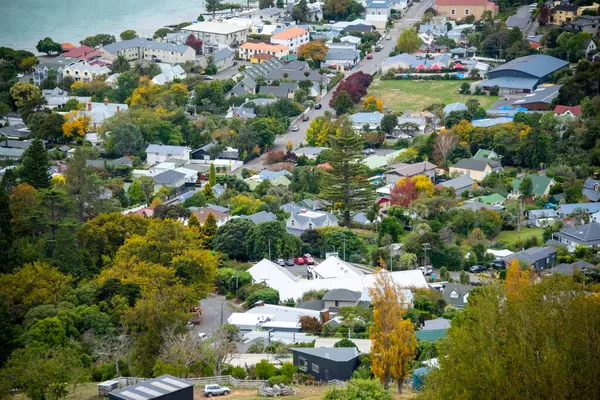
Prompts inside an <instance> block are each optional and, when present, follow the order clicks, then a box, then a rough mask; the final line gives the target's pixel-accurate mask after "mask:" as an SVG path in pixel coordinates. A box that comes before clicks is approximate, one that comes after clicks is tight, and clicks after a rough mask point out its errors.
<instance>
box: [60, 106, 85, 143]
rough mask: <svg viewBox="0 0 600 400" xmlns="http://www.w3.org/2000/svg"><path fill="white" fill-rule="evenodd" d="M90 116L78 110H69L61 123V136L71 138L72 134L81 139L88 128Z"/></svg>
mask: <svg viewBox="0 0 600 400" xmlns="http://www.w3.org/2000/svg"><path fill="white" fill-rule="evenodd" d="M91 120H92V119H91V117H89V116H88V115H84V114H82V113H80V112H79V111H69V112H68V113H66V114H65V122H64V123H63V125H62V131H63V136H64V137H66V138H68V139H71V138H73V137H74V136H75V137H76V138H78V139H81V138H83V137H84V136H85V134H86V133H87V131H88V130H89V129H90V122H91Z"/></svg>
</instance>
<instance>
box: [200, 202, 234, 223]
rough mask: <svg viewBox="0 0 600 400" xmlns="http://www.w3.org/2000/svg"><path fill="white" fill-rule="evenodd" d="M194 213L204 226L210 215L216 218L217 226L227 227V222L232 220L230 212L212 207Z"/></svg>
mask: <svg viewBox="0 0 600 400" xmlns="http://www.w3.org/2000/svg"><path fill="white" fill-rule="evenodd" d="M192 213H193V214H194V215H195V216H196V217H197V218H198V221H200V225H204V223H205V222H206V219H207V218H208V215H209V214H212V216H213V217H215V219H216V220H217V226H222V225H225V224H226V223H227V221H229V220H230V219H231V215H229V210H227V209H225V210H218V209H216V208H215V207H214V206H211V205H208V206H206V207H202V208H198V209H196V210H194V211H192Z"/></svg>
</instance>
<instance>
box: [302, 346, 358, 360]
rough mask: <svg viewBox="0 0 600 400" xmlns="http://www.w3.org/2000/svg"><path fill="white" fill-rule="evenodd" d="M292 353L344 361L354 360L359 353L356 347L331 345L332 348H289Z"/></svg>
mask: <svg viewBox="0 0 600 400" xmlns="http://www.w3.org/2000/svg"><path fill="white" fill-rule="evenodd" d="M290 350H291V351H292V352H294V353H299V354H307V355H311V356H314V357H320V358H325V359H328V360H332V361H335V362H346V361H350V360H354V359H355V358H356V357H358V356H359V355H360V353H359V352H358V349H357V348H356V347H332V348H325V347H320V348H315V349H311V348H291V349H290Z"/></svg>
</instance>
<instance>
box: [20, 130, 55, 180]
mask: <svg viewBox="0 0 600 400" xmlns="http://www.w3.org/2000/svg"><path fill="white" fill-rule="evenodd" d="M48 168H49V160H48V151H47V150H46V148H45V147H44V143H43V142H42V141H41V140H39V139H35V140H34V141H33V142H32V143H31V146H29V147H28V148H27V150H25V153H23V158H22V159H21V167H20V170H19V176H20V177H21V180H22V181H23V182H24V183H28V184H30V185H31V186H33V187H34V188H36V189H43V188H47V187H49V186H50V173H49V171H48Z"/></svg>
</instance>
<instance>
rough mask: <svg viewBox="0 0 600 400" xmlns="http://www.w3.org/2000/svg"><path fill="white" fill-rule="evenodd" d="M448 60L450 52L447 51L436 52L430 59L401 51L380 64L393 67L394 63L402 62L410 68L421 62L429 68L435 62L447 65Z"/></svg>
mask: <svg viewBox="0 0 600 400" xmlns="http://www.w3.org/2000/svg"><path fill="white" fill-rule="evenodd" d="M450 60H451V59H450V54H447V53H444V54H437V55H435V56H434V57H433V59H432V60H428V59H425V58H423V57H421V56H417V55H413V54H407V53H402V54H398V55H397V56H393V57H389V58H388V59H387V60H385V61H384V62H383V63H381V66H382V67H385V66H388V65H389V66H391V67H393V65H394V64H397V63H402V64H408V66H409V67H410V68H416V67H418V66H419V65H421V64H423V65H424V66H425V67H428V68H429V67H432V66H434V65H436V64H438V65H440V66H447V65H449V64H450Z"/></svg>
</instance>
